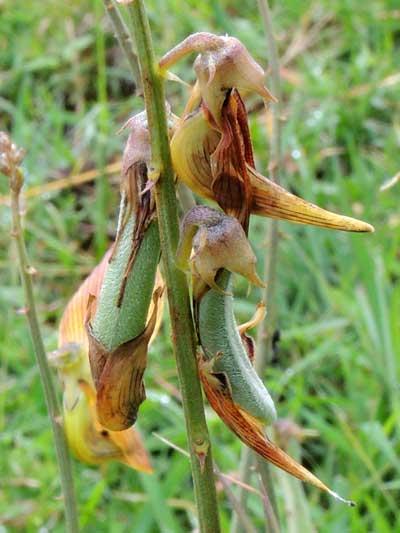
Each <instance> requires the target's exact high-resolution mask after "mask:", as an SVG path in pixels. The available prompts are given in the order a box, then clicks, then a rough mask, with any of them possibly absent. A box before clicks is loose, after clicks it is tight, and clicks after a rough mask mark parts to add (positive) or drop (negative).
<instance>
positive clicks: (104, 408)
mask: <svg viewBox="0 0 400 533" xmlns="http://www.w3.org/2000/svg"><path fill="white" fill-rule="evenodd" d="M129 126H130V128H131V131H130V135H129V138H128V141H127V144H126V147H125V151H124V156H123V161H122V198H121V207H120V215H119V223H118V232H117V238H116V241H115V244H114V248H113V252H112V256H111V258H110V263H109V266H108V269H107V273H106V276H105V278H104V282H103V285H102V288H101V292H100V295H99V298H98V301H97V302H96V308H95V309H94V308H93V306H92V305H90V306H89V312H88V316H87V321H86V322H87V332H88V336H89V357H90V365H91V370H92V375H93V380H94V383H95V386H96V391H97V400H96V408H97V415H98V418H99V421H100V422H101V424H102V425H104V426H105V427H107V428H108V429H110V430H113V431H121V430H123V429H126V428H128V427H130V426H131V425H132V424H133V423H134V422H135V421H136V418H137V413H138V409H139V406H140V404H141V403H142V402H143V400H144V399H145V390H144V383H143V374H144V370H145V368H146V363H147V348H148V343H149V340H150V337H151V335H152V332H153V330H154V327H155V323H156V316H157V307H158V302H159V300H160V298H161V295H162V289H161V288H159V289H158V290H155V291H153V287H154V280H155V275H156V270H157V265H158V261H159V257H160V242H159V234H158V224H157V220H156V215H155V203H154V198H153V193H152V190H151V187H149V185H148V174H147V169H148V168H149V164H150V140H149V132H148V129H147V120H146V115H145V113H140V114H138V115H136V116H135V117H133V118H132V119H131V120H130V121H129ZM152 295H153V296H152ZM152 298H153V305H154V310H153V313H152V315H151V316H150V319H149V321H148V323H147V319H148V310H149V306H150V303H151V300H152Z"/></svg>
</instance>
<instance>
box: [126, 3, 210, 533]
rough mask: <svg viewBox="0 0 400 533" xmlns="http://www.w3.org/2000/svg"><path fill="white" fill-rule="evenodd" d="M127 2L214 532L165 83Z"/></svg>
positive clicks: (183, 367) (199, 486)
mask: <svg viewBox="0 0 400 533" xmlns="http://www.w3.org/2000/svg"><path fill="white" fill-rule="evenodd" d="M124 3H126V0H124ZM128 8H129V9H130V14H131V16H132V22H133V28H134V36H135V41H136V49H137V54H138V58H139V65H140V70H141V77H142V87H143V92H144V98H145V104H146V111H147V120H148V127H149V131H150V137H151V154H152V167H153V168H152V171H153V177H154V178H155V179H156V180H157V181H156V184H155V193H156V205H157V217H158V222H159V228H160V240H161V250H162V257H163V264H164V274H165V278H166V284H167V292H168V302H169V309H170V316H171V326H172V340H173V346H174V353H175V357H176V362H177V368H178V376H179V382H180V387H181V393H182V403H183V410H184V414H185V419H186V428H187V434H188V441H189V451H190V458H191V466H192V474H193V482H194V492H195V498H196V504H197V509H198V516H199V528H200V531H201V532H209V533H211V532H212V533H218V532H219V531H220V526H219V518H218V508H217V500H216V491H215V482H214V474H213V463H212V455H211V445H210V440H209V435H208V429H207V424H206V420H205V414H204V406H203V399H202V393H201V387H200V382H199V377H198V373H197V363H196V349H195V336H194V329H193V320H192V315H191V310H190V299H189V290H188V285H187V282H186V276H185V274H184V273H183V272H181V271H180V270H179V269H178V268H177V267H176V265H175V255H176V250H177V245H178V240H179V223H178V214H177V201H176V192H175V184H174V173H173V168H172V162H171V155H170V150H169V139H168V129H167V121H166V112H165V97H164V87H163V82H162V79H161V76H160V74H159V70H158V65H157V64H156V62H155V57H154V51H153V47H152V42H151V36H150V28H149V23H148V19H147V16H146V12H145V7H144V2H143V0H134V1H133V2H130V3H129V4H128Z"/></svg>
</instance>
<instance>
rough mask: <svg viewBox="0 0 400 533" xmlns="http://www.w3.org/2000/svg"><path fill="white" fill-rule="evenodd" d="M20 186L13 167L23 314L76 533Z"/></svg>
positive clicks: (67, 457) (66, 504) (66, 456)
mask: <svg viewBox="0 0 400 533" xmlns="http://www.w3.org/2000/svg"><path fill="white" fill-rule="evenodd" d="M22 183H23V176H22V173H21V171H20V170H19V169H18V168H17V167H13V168H12V169H11V175H10V184H11V213H12V231H11V235H12V237H13V238H14V239H15V242H16V246H17V255H18V262H19V269H20V275H21V283H22V287H23V290H24V296H25V314H26V316H27V319H28V323H29V328H30V332H31V337H32V342H33V346H34V351H35V355H36V361H37V364H38V367H39V372H40V378H41V381H42V387H43V391H44V396H45V399H46V405H47V411H48V413H49V417H50V421H51V426H52V430H53V437H54V444H55V448H56V455H57V461H58V467H59V470H60V478H61V488H62V492H63V496H64V507H65V521H66V531H67V532H69V533H75V532H77V531H79V525H78V514H77V508H76V500H75V491H74V479H73V472H72V463H71V458H70V455H69V450H68V446H67V441H66V438H65V434H64V429H63V425H62V415H61V410H60V406H59V402H58V398H57V394H56V391H55V388H54V384H53V379H52V375H51V371H50V368H49V366H48V362H47V357H46V351H45V348H44V344H43V339H42V335H41V332H40V326H39V321H38V317H37V313H36V306H35V297H34V293H33V285H32V275H33V274H34V269H33V268H32V267H31V266H30V264H29V260H28V255H27V251H26V247H25V241H24V236H23V230H22V224H21V215H20V204H19V194H20V190H21V187H22Z"/></svg>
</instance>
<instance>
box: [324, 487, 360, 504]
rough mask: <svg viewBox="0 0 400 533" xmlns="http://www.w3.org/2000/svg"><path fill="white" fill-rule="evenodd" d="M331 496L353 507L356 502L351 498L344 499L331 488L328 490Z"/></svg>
mask: <svg viewBox="0 0 400 533" xmlns="http://www.w3.org/2000/svg"><path fill="white" fill-rule="evenodd" d="M328 492H329V494H330V495H331V496H333V497H334V498H336V500H339V501H340V502H342V503H345V504H346V505H348V506H349V507H355V506H356V505H357V504H356V503H355V502H353V501H351V500H346V499H345V498H342V497H341V496H340V495H339V494H338V493H337V492H334V491H333V490H329V491H328Z"/></svg>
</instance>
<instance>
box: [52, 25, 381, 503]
mask: <svg viewBox="0 0 400 533" xmlns="http://www.w3.org/2000/svg"><path fill="white" fill-rule="evenodd" d="M190 52H197V53H198V54H199V55H198V56H197V59H196V61H195V63H194V69H195V73H196V77H197V81H196V83H195V85H194V87H193V89H192V92H191V95H190V98H189V101H188V103H187V105H186V108H185V112H184V114H183V116H182V117H181V118H180V119H176V118H175V117H173V116H172V115H171V114H170V116H171V118H170V124H169V126H170V135H171V153H172V160H173V164H174V169H175V171H176V174H177V178H178V179H179V180H181V181H182V182H183V183H184V184H185V185H186V186H188V187H190V189H192V191H193V192H195V193H197V194H198V195H199V197H204V198H206V199H208V200H213V201H214V202H216V203H217V204H218V205H219V206H220V208H221V209H222V211H217V210H215V209H212V208H211V207H207V206H197V207H195V208H193V209H191V210H190V211H189V212H188V213H187V214H186V215H185V217H184V218H183V220H182V224H181V237H180V242H179V247H178V250H177V254H176V264H177V265H178V266H179V268H181V269H183V270H184V271H186V272H188V271H190V272H191V275H192V278H191V279H192V286H193V291H192V293H193V310H194V324H195V328H196V333H197V340H198V358H197V361H198V371H199V375H200V378H201V382H202V384H203V387H204V391H205V394H206V396H207V398H208V400H209V402H210V405H211V406H212V407H213V409H215V411H216V412H217V413H218V415H219V416H220V417H221V419H222V420H223V421H224V422H225V423H226V424H227V425H228V427H229V428H230V429H231V430H232V431H234V432H235V433H236V435H237V436H238V437H239V438H240V439H241V440H242V441H243V442H245V444H247V445H248V446H249V447H250V448H252V449H253V450H255V451H256V452H257V453H258V454H259V455H261V456H262V457H263V458H265V459H267V460H268V461H270V462H272V463H273V464H275V465H276V466H278V467H280V468H282V469H284V470H286V471H287V472H289V473H290V474H292V475H294V476H296V477H297V478H299V479H301V480H303V481H307V482H309V483H311V484H313V485H315V486H317V487H319V488H321V489H323V490H325V491H327V492H329V493H330V494H332V495H333V496H335V497H337V498H339V499H342V498H341V497H340V496H338V495H337V494H336V493H334V492H333V491H332V490H330V489H329V488H328V487H327V486H326V485H325V484H323V483H322V482H321V481H320V480H319V479H318V478H316V477H315V476H314V475H313V474H311V472H309V471H308V470H307V469H306V468H304V467H303V466H302V465H300V464H299V463H297V462H296V461H295V460H294V459H292V458H291V457H290V456H289V455H287V454H286V453H285V452H284V451H283V450H281V449H280V448H279V447H278V446H277V445H276V444H274V443H272V442H271V441H270V439H269V438H268V436H267V435H266V434H265V432H264V427H265V426H266V425H269V424H272V423H273V422H275V421H276V418H277V412H276V408H275V405H274V402H273V400H272V398H271V395H270V394H269V392H268V390H267V388H266V387H265V385H264V383H263V381H262V380H261V378H260V377H259V376H258V375H257V373H256V372H255V370H254V368H253V365H252V362H253V357H254V344H253V341H252V339H251V337H250V336H249V335H248V334H247V330H248V329H249V328H251V327H253V326H255V325H256V324H257V323H258V322H259V321H260V320H263V319H264V315H265V313H264V309H265V307H264V305H263V304H261V305H260V306H259V308H258V311H257V313H256V315H255V317H254V319H253V320H250V321H249V322H248V323H247V324H246V325H244V326H242V327H241V326H238V324H237V323H236V321H235V317H234V313H233V294H232V291H233V284H232V273H237V274H240V275H242V276H244V277H245V278H247V279H248V280H249V282H250V283H253V284H256V285H259V286H263V285H264V284H263V282H262V280H261V279H260V278H259V276H258V274H257V272H256V270H255V263H256V259H255V255H254V253H253V251H252V250H251V247H250V244H249V242H248V240H247V232H248V227H249V219H250V216H251V214H253V213H254V214H258V215H262V216H270V217H271V216H272V217H276V218H280V219H282V220H289V221H292V222H296V223H301V224H312V225H315V226H321V227H326V228H331V229H339V230H345V231H356V232H368V231H372V227H371V226H370V225H369V224H367V223H365V222H362V221H359V220H356V219H353V218H350V217H346V216H342V215H338V214H335V213H331V212H329V211H326V210H324V209H322V208H320V207H318V206H316V205H314V204H311V203H309V202H307V201H305V200H303V199H301V198H299V197H297V196H295V195H293V194H291V193H289V192H288V191H286V190H285V189H283V188H282V187H280V186H278V185H276V184H275V183H274V182H272V181H271V180H269V179H268V178H267V177H265V176H262V175H261V174H260V173H258V172H257V170H256V169H255V163H254V157H253V150H252V143H251V137H250V130H249V126H248V121H247V113H246V108H245V105H244V103H243V100H242V97H241V94H240V92H241V91H244V92H256V93H258V94H259V95H261V96H262V97H263V98H264V99H265V100H267V101H274V97H273V96H272V95H271V93H270V92H269V91H268V89H267V88H266V87H265V86H264V72H263V70H262V69H261V67H260V66H259V65H258V64H257V63H256V62H255V61H254V59H253V58H252V57H251V56H250V54H249V52H248V51H247V50H246V48H245V47H244V45H243V44H242V43H241V42H240V41H238V40H237V39H235V38H231V37H218V36H216V35H212V34H208V33H199V34H195V35H191V36H190V37H188V38H187V39H186V40H185V41H183V42H182V43H181V44H179V45H178V46H176V47H175V48H174V49H173V50H171V51H170V52H169V53H167V54H166V55H165V56H164V57H163V58H162V59H161V61H160V68H161V69H162V70H165V69H167V68H169V67H171V66H172V65H173V64H174V63H175V62H176V61H177V60H178V59H180V58H181V57H182V56H184V55H186V54H188V53H190ZM127 126H128V127H129V128H130V134H129V138H128V141H127V144H126V147H125V150H124V155H123V159H122V183H121V206H120V213H119V219H118V229H117V237H116V241H115V243H114V245H113V248H112V251H111V252H110V253H109V254H108V256H107V257H106V258H105V259H104V260H103V264H104V263H108V266H107V269H106V273H105V274H104V272H103V274H104V275H103V276H102V277H103V281H102V285H101V289H100V290H98V291H90V289H86V293H91V296H90V297H89V299H88V309H87V315H86V319H85V322H86V330H87V336H88V346H89V359H90V366H91V370H92V376H93V382H94V385H95V388H96V394H95V398H96V399H95V402H94V400H93V401H92V400H90V401H88V403H89V404H90V403H92V404H94V403H95V405H96V412H95V413H94V415H93V420H96V419H97V420H98V422H97V424H101V426H103V427H105V428H107V429H108V430H110V431H111V434H112V435H113V432H115V431H118V432H119V431H121V430H124V431H122V433H124V432H126V431H129V428H130V427H131V425H132V424H133V423H134V422H135V421H136V418H137V416H138V409H139V406H140V404H141V403H142V401H143V400H144V398H145V392H144V383H143V375H144V371H145V368H146V365H147V350H148V345H149V341H150V338H151V336H152V334H153V332H154V329H155V326H156V322H157V313H158V309H159V307H160V305H159V301H160V299H161V298H162V292H163V290H162V282H159V283H157V284H155V281H156V271H157V265H158V262H159V259H160V241H159V235H158V225H157V216H156V209H155V199H154V186H153V185H154V183H153V182H152V181H151V179H149V173H150V172H149V169H150V168H151V164H152V163H151V150H150V137H149V130H148V124H147V118H146V113H145V112H142V113H139V114H138V115H136V116H135V117H133V118H132V119H130V120H129V121H128V123H127ZM100 267H101V265H100ZM100 267H97V269H98V272H100V270H99V268H100ZM103 271H104V266H103ZM93 275H94V274H92V276H93ZM89 282H90V278H89ZM86 283H87V282H86ZM151 303H152V310H151V311H150V312H149V308H150V304H151ZM82 321H83V317H82V316H80V322H81V324H80V325H81V326H82ZM61 331H63V328H61ZM63 374H64V376H65V375H66V371H65V366H64V371H63ZM64 380H66V378H64ZM79 387H80V388H81V389H82V383H79V385H78V389H79ZM69 393H70V391H69V390H68V387H65V393H64V395H65V397H67V396H68V394H69ZM69 401H73V400H69ZM67 403H68V399H67ZM67 413H69V412H68V410H67ZM68 416H69V415H68ZM68 416H67V417H66V419H67V420H68ZM67 428H68V425H67ZM67 433H68V431H67ZM132 435H133V434H132ZM82 440H83V441H84V438H82ZM70 442H71V441H70ZM72 446H73V447H75V448H77V446H74V443H73V442H72ZM120 453H122V454H123V453H124V450H123V449H122V450H121V452H120ZM137 453H138V454H139V455H141V456H142V458H143V457H145V454H144V452H143V450H142V449H141V446H140V444H139V443H138V451H137ZM78 454H79V452H78ZM81 455H82V454H81ZM141 465H142V466H141ZM143 465H144V466H143ZM146 465H147V462H146V460H144V462H143V459H142V461H141V464H139V468H141V467H142V469H146ZM343 501H346V500H343ZM347 503H351V502H347Z"/></svg>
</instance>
